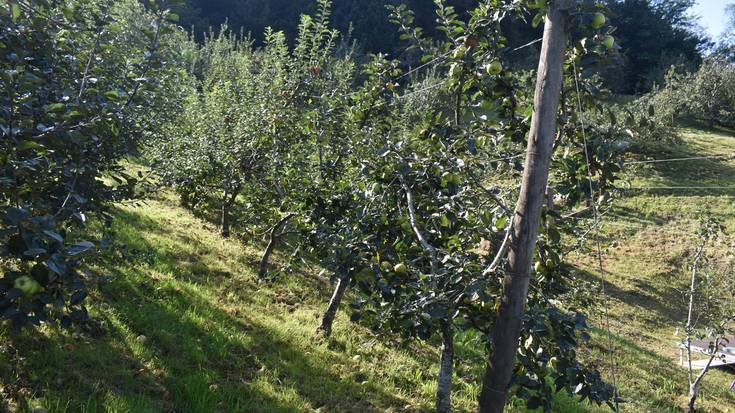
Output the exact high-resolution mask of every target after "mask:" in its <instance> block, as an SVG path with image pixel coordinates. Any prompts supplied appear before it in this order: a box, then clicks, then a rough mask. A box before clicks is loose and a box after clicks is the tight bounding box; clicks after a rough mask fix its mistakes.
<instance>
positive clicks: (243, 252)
mask: <svg viewBox="0 0 735 413" xmlns="http://www.w3.org/2000/svg"><path fill="white" fill-rule="evenodd" d="M115 218H116V219H115V221H114V226H113V231H114V234H115V239H116V241H117V243H118V244H119V246H120V248H118V249H117V250H115V251H114V252H109V253H107V254H106V255H105V260H104V261H103V263H102V264H101V265H100V267H99V268H98V269H97V271H98V272H99V273H100V274H104V275H105V276H107V277H106V278H105V279H106V281H104V282H100V283H98V285H95V286H94V288H93V294H92V295H91V297H90V302H89V306H90V309H91V311H92V316H93V318H94V320H95V323H94V328H93V329H92V330H91V331H88V332H81V333H79V334H73V335H69V334H66V333H61V332H59V331H56V330H54V329H51V328H48V327H45V328H43V329H41V330H40V331H39V332H26V333H24V334H21V335H20V336H13V335H11V334H10V333H9V332H7V331H5V332H3V333H1V334H2V335H1V336H2V342H3V343H4V351H3V353H2V354H3V355H2V359H1V360H0V361H2V362H3V363H2V365H1V366H0V378H1V379H0V380H2V386H3V387H4V390H3V392H4V393H5V394H6V396H12V397H14V398H15V401H14V402H13V403H11V404H14V405H15V408H16V409H18V410H20V411H30V410H32V409H33V408H35V407H39V406H40V407H44V408H46V409H48V411H50V412H68V413H71V412H116V413H117V412H120V413H122V412H131V413H133V412H135V413H138V412H187V413H188V412H202V413H209V412H391V411H393V412H399V411H400V412H414V411H430V410H431V409H432V405H433V398H434V391H435V381H434V377H435V373H436V365H437V361H438V352H437V350H436V348H435V347H434V346H432V345H431V343H429V344H426V343H415V342H414V343H400V342H398V340H393V339H391V340H387V341H386V340H381V339H378V337H374V336H373V335H372V334H371V333H370V332H369V331H368V330H366V329H364V328H362V327H360V326H359V325H355V324H352V323H350V322H349V321H348V316H347V314H345V313H342V314H340V315H339V316H338V320H337V322H336V325H335V331H334V336H333V338H332V339H330V340H323V339H317V338H316V337H315V335H314V332H315V329H316V326H317V325H318V321H319V316H320V314H321V311H322V310H323V307H324V305H325V303H326V301H327V300H328V297H329V293H330V290H329V285H328V282H327V281H326V280H324V279H322V278H319V277H318V276H316V275H315V274H317V273H318V272H319V269H318V268H309V267H308V266H305V267H303V268H301V269H300V272H298V273H296V274H293V275H291V276H288V277H285V278H283V279H281V280H278V282H276V283H274V284H265V283H259V282H258V281H257V279H256V277H255V275H254V269H255V268H256V264H257V259H258V251H257V250H256V249H254V248H253V247H248V246H244V245H243V244H242V243H240V242H238V241H236V240H224V239H222V238H220V237H219V235H218V231H217V229H216V227H215V226H213V225H211V224H209V223H206V222H204V221H201V220H199V219H197V218H195V217H193V216H192V215H190V214H189V213H188V212H186V211H184V210H182V209H180V208H179V207H178V206H176V202H175V200H174V199H173V198H170V197H167V196H164V197H163V198H160V199H155V200H149V201H148V202H147V203H146V205H144V206H142V207H139V208H135V207H130V206H120V207H117V208H116V209H115ZM122 246H124V248H123V247H122ZM39 333H40V334H39ZM483 353H484V352H483V350H482V345H481V343H480V341H479V339H478V338H477V337H476V336H475V335H473V334H464V335H461V336H458V337H457V358H458V362H457V368H456V377H455V383H456V385H455V391H454V405H455V408H456V410H457V411H473V410H474V409H475V408H476V400H477V395H478V393H479V380H478V377H479V376H480V374H481V373H482V370H483V360H484V354H483ZM558 408H559V409H560V410H561V411H569V412H575V411H576V412H582V411H587V409H586V408H585V407H584V406H581V407H580V406H577V403H576V402H575V401H573V400H571V399H569V398H567V397H565V396H560V397H559V400H558ZM515 410H520V409H519V408H516V409H515Z"/></svg>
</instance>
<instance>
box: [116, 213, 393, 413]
mask: <svg viewBox="0 0 735 413" xmlns="http://www.w3.org/2000/svg"><path fill="white" fill-rule="evenodd" d="M119 219H124V220H125V223H126V225H130V226H132V227H133V228H134V229H135V231H133V234H142V233H148V234H150V233H154V234H159V235H162V236H163V235H165V236H168V237H170V238H172V239H173V240H175V241H176V242H181V243H184V244H185V245H186V247H187V248H181V249H178V248H175V249H174V251H171V250H170V249H163V250H160V249H158V248H157V247H156V246H154V245H151V244H150V243H149V242H148V241H146V240H145V239H143V236H142V235H138V236H137V239H134V240H133V239H126V240H125V241H126V243H128V244H132V245H134V246H135V248H138V249H142V250H147V251H151V252H152V253H153V254H154V255H155V257H156V258H157V259H158V260H159V261H162V262H163V264H158V265H155V266H158V267H162V268H160V269H161V270H164V271H165V272H168V273H169V274H170V275H171V276H172V277H173V278H174V279H176V280H177V281H185V282H187V283H190V284H191V288H184V289H176V288H173V289H172V288H161V287H158V288H156V287H155V286H153V285H151V284H152V283H153V282H154V281H153V280H151V281H146V280H144V281H142V282H132V281H130V280H126V277H128V275H126V273H125V272H124V271H120V269H119V268H118V267H119V266H115V265H114V264H115V263H113V262H110V263H108V267H109V268H110V272H111V273H112V274H113V275H114V276H115V277H114V278H115V279H116V282H114V283H113V284H112V285H110V286H109V288H107V287H105V288H104V290H106V294H105V295H106V296H107V297H108V299H107V301H109V303H110V305H112V306H113V308H114V309H115V313H117V314H124V315H125V321H124V323H125V324H126V325H127V326H128V327H129V328H130V330H132V331H134V332H136V333H139V334H143V335H145V336H146V337H148V341H146V347H149V348H150V349H151V351H153V352H154V354H153V355H152V356H151V357H153V358H155V359H156V360H159V359H160V360H162V363H163V364H164V365H165V367H164V368H163V370H166V371H167V372H168V373H167V378H168V379H167V380H168V381H169V384H168V385H167V387H170V388H171V390H170V391H171V395H172V400H173V402H174V404H175V405H177V406H181V407H183V408H184V410H183V411H187V412H188V411H215V410H208V409H210V408H219V406H220V404H222V403H225V404H226V405H227V406H229V408H230V410H225V411H295V410H299V409H298V408H296V407H295V406H280V407H279V406H278V402H277V401H276V400H275V399H273V398H272V397H271V398H270V399H269V397H268V396H267V395H264V394H260V393H262V392H259V391H258V389H257V386H255V385H253V384H252V383H259V384H260V385H262V386H265V387H269V386H271V387H273V389H275V390H276V391H277V390H278V388H281V389H282V390H283V389H285V390H286V391H287V392H288V393H289V394H291V395H290V396H288V397H287V399H288V398H291V399H293V400H294V402H295V403H308V404H309V405H310V406H312V407H314V408H316V407H320V406H326V407H327V408H328V409H329V410H330V411H357V410H359V411H384V410H386V409H387V408H388V407H389V406H395V405H399V404H400V400H398V399H396V398H394V397H393V396H390V395H386V394H384V393H382V392H381V391H380V389H379V388H378V387H377V386H374V385H372V384H370V383H369V382H365V380H364V377H363V375H362V374H360V373H359V372H351V371H348V372H339V374H338V373H335V372H334V371H330V370H329V369H328V368H327V365H325V364H324V358H325V357H327V358H328V359H330V360H331V362H332V363H334V364H340V363H343V364H349V363H348V362H347V360H346V358H347V356H345V355H342V356H329V355H328V354H327V355H322V357H320V358H317V357H314V356H305V355H304V354H305V353H306V354H308V353H310V350H311V349H309V348H302V347H299V346H298V345H296V344H295V343H296V342H298V340H297V339H294V338H293V337H287V336H283V332H282V331H274V330H273V328H272V327H269V326H268V325H265V324H263V322H262V321H259V319H258V318H257V317H248V316H247V315H243V314H242V313H243V311H240V310H243V308H238V309H237V310H236V311H235V312H236V313H237V318H235V317H233V316H232V315H231V314H230V313H229V312H227V311H224V310H223V309H222V308H219V306H217V307H215V306H214V305H213V300H211V299H210V300H207V299H205V298H204V297H203V296H202V295H201V293H200V291H198V288H197V286H202V287H204V286H207V285H210V284H211V283H218V282H220V283H225V287H226V288H225V290H229V292H231V293H234V294H236V295H237V300H238V301H239V304H240V305H245V306H247V305H249V304H251V303H252V302H253V300H252V296H253V294H254V291H255V289H256V286H257V284H256V283H255V282H254V280H253V279H248V277H244V278H243V277H238V278H237V279H234V278H226V279H221V278H218V277H217V276H216V274H215V276H214V277H213V276H212V274H211V271H208V270H210V269H209V268H207V267H206V266H204V268H202V267H201V266H200V265H197V264H196V262H194V263H192V262H190V261H191V260H188V257H187V256H186V255H187V254H186V253H185V252H183V251H186V250H187V249H188V250H191V249H195V250H197V249H199V248H206V247H207V246H205V245H199V244H202V241H201V240H198V239H196V238H195V237H191V236H186V235H182V234H181V233H179V231H172V230H171V229H170V228H165V227H163V226H162V225H161V224H160V223H158V222H156V221H154V220H151V219H149V218H148V217H144V216H140V215H139V214H137V213H134V212H131V211H121V215H120V217H119ZM127 236H128V237H130V236H131V235H130V231H128V233H127ZM146 264H149V263H146V262H142V263H141V262H137V263H133V266H132V267H133V268H134V271H139V272H140V271H144V270H145V269H146V268H147V265H146ZM138 275H139V276H141V275H142V274H138ZM227 287H231V288H227ZM121 297H124V299H121ZM215 301H216V300H215ZM283 317H288V314H272V315H271V318H272V319H276V320H277V319H278V318H283ZM146 331H149V332H146ZM232 337H239V338H240V340H237V339H233V338H232ZM122 338H123V337H119V339H122ZM309 339H310V337H309ZM302 342H308V340H302ZM246 343H247V344H246ZM314 351H316V352H318V351H319V350H318V349H314ZM311 354H313V352H312V353H311ZM325 354H326V353H325ZM259 371H264V372H265V373H263V374H265V375H267V373H268V372H277V373H273V374H275V376H274V377H271V378H270V379H268V380H264V379H262V377H259V376H258V374H256V373H257V372H259ZM193 372H198V373H196V374H194V373H193ZM218 380H219V381H220V382H221V383H219V382H217V381H218ZM358 381H359V382H360V383H358ZM165 383H166V380H164V384H165ZM208 383H209V384H208ZM274 383H278V384H277V385H274ZM211 384H215V385H216V386H217V387H218V388H219V390H218V392H220V393H222V394H223V395H226V397H220V398H219V400H218V399H217V394H218V392H217V391H215V392H214V394H209V393H211V391H209V386H210V385H211ZM274 386H275V387H274ZM175 389H196V391H194V392H190V391H186V390H184V391H182V390H179V391H174V390H175ZM225 389H227V390H225ZM177 400H183V402H181V403H177V402H176V401H177ZM268 400H270V401H268ZM368 400H369V401H368ZM202 403H204V405H202V406H200V404H202ZM355 406H360V407H359V408H357V410H351V409H355V408H356V407H355ZM231 409H234V410H231Z"/></svg>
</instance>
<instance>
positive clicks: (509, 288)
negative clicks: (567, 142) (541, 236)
mask: <svg viewBox="0 0 735 413" xmlns="http://www.w3.org/2000/svg"><path fill="white" fill-rule="evenodd" d="M571 3H572V2H571V1H570V0H557V1H554V2H553V3H550V7H549V10H548V11H547V13H546V21H545V26H544V37H543V46H542V47H541V58H540V60H539V66H538V75H537V79H536V93H535V97H534V113H533V119H532V121H531V130H530V133H529V136H528V147H527V150H526V165H525V169H524V173H523V181H522V185H521V193H520V198H519V199H518V204H517V206H516V212H515V214H514V216H515V218H514V222H513V228H512V231H513V233H512V236H511V244H510V251H509V254H508V267H509V268H508V272H507V275H506V276H505V278H504V280H503V296H502V301H501V304H500V309H499V310H498V318H497V321H496V322H495V326H494V328H493V341H492V346H491V352H490V357H489V361H488V365H487V369H486V371H485V377H484V378H483V382H482V392H481V393H480V403H479V411H480V413H500V412H502V411H503V409H504V407H505V402H506V399H507V394H506V392H507V389H508V385H509V383H510V380H511V378H512V375H513V366H514V364H515V354H516V351H517V350H518V340H519V337H520V328H521V317H522V316H523V312H524V311H525V305H526V298H527V295H528V283H529V277H530V275H531V268H532V267H533V254H534V247H535V244H536V239H537V237H538V228H539V224H540V220H541V208H542V206H543V204H544V202H545V197H544V193H545V190H546V184H547V182H548V178H549V165H550V163H551V154H552V151H553V143H554V137H555V136H556V128H557V116H558V108H559V98H560V93H561V88H562V79H563V73H564V58H565V52H566V43H567V29H568V28H567V23H568V16H567V12H566V10H567V9H568V8H569V6H570V5H571Z"/></svg>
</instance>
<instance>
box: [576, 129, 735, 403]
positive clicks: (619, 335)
mask: <svg viewBox="0 0 735 413" xmlns="http://www.w3.org/2000/svg"><path fill="white" fill-rule="evenodd" d="M681 134H682V136H683V138H684V139H683V142H682V144H680V145H665V146H658V147H655V148H654V149H653V150H651V151H650V156H648V157H647V158H648V159H650V158H653V159H667V158H682V157H697V156H708V155H720V154H729V155H735V134H732V133H730V132H727V131H703V130H699V129H693V128H689V129H683V130H681ZM626 175H627V176H626V179H628V180H629V181H630V185H631V186H633V187H662V186H666V187H684V186H729V187H733V188H735V160H733V159H732V158H730V159H727V158H725V159H700V160H690V161H682V162H672V163H656V164H646V165H644V166H637V167H634V168H631V169H630V170H629V171H628V172H627V174H626ZM703 213H708V214H710V215H711V216H713V217H714V218H717V219H718V220H720V221H721V222H722V223H723V224H725V226H726V227H727V228H728V230H729V234H730V236H729V237H728V236H726V237H724V238H722V239H721V240H719V241H718V244H717V245H716V246H713V247H712V248H711V249H710V250H709V252H710V253H711V254H712V255H713V256H714V257H718V256H720V257H721V256H722V255H724V254H725V252H726V250H727V249H728V247H729V245H730V242H731V241H732V239H733V238H732V235H733V234H735V232H733V231H735V189H727V190H722V189H717V190H705V189H701V190H692V189H678V190H677V189H661V190H641V191H637V190H634V191H627V192H624V194H623V195H622V196H621V198H620V199H619V200H617V201H616V202H615V204H614V207H613V208H612V209H611V210H610V212H609V213H607V214H606V215H605V216H604V217H603V219H602V232H601V236H602V239H603V241H604V245H603V246H604V263H605V267H606V272H607V278H608V284H607V289H608V293H609V298H610V300H609V303H610V316H611V329H612V331H613V334H614V343H615V346H614V347H615V349H616V351H615V356H616V361H617V363H618V372H617V373H618V382H619V386H618V387H619V389H620V391H621V394H622V397H623V398H624V399H625V400H626V403H624V404H623V405H622V406H623V410H624V411H630V412H675V411H683V410H684V407H685V406H686V400H687V399H686V395H687V392H688V381H687V376H686V369H684V368H681V367H679V366H678V362H679V350H678V344H679V343H680V342H681V340H682V331H683V326H684V323H685V321H686V310H687V307H686V299H687V296H686V295H685V294H684V291H686V289H687V285H688V283H689V277H690V274H689V271H688V266H689V264H690V261H691V257H692V255H693V250H694V247H695V242H696V230H697V225H698V224H697V222H698V219H699V217H700V216H702V214H703ZM573 259H574V260H575V261H576V263H577V264H578V265H579V267H580V268H581V269H583V270H585V271H587V272H588V274H589V275H590V277H592V278H594V279H597V280H599V270H598V269H597V266H596V265H597V262H596V261H595V260H594V259H592V258H591V256H590V255H589V254H578V255H577V256H576V257H574V258H573ZM599 300H600V304H602V300H603V297H602V296H599ZM600 307H601V306H600ZM593 321H594V323H595V325H596V326H598V328H599V330H598V334H596V335H595V336H594V343H595V345H593V346H592V348H591V353H590V354H591V355H592V356H593V357H594V359H595V360H605V356H606V355H607V353H606V348H607V343H606V335H605V332H604V331H603V330H604V329H603V326H604V323H603V317H602V313H601V311H598V312H596V316H595V317H594V318H593ZM602 365H604V366H605V368H606V370H607V377H610V374H609V373H610V372H609V370H610V369H609V363H604V364H602ZM733 380H735V370H733V369H729V370H728V369H716V370H714V371H712V372H711V373H709V374H708V375H707V377H706V378H705V384H704V387H703V391H702V393H701V395H700V399H699V400H698V407H699V408H701V409H702V410H701V411H707V412H733V411H735V393H733V392H731V391H729V386H730V384H731V382H732V381H733Z"/></svg>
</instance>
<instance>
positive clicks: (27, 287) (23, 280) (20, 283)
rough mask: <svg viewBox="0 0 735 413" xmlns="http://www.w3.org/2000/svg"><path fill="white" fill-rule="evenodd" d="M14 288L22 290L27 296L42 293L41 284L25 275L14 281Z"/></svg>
mask: <svg viewBox="0 0 735 413" xmlns="http://www.w3.org/2000/svg"><path fill="white" fill-rule="evenodd" d="M13 287H15V288H17V289H19V290H21V291H22V292H23V294H25V295H26V296H31V295H33V294H37V293H39V292H41V284H39V283H38V281H36V280H34V279H33V278H31V277H29V276H27V275H23V276H20V277H18V278H16V279H15V281H13Z"/></svg>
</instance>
